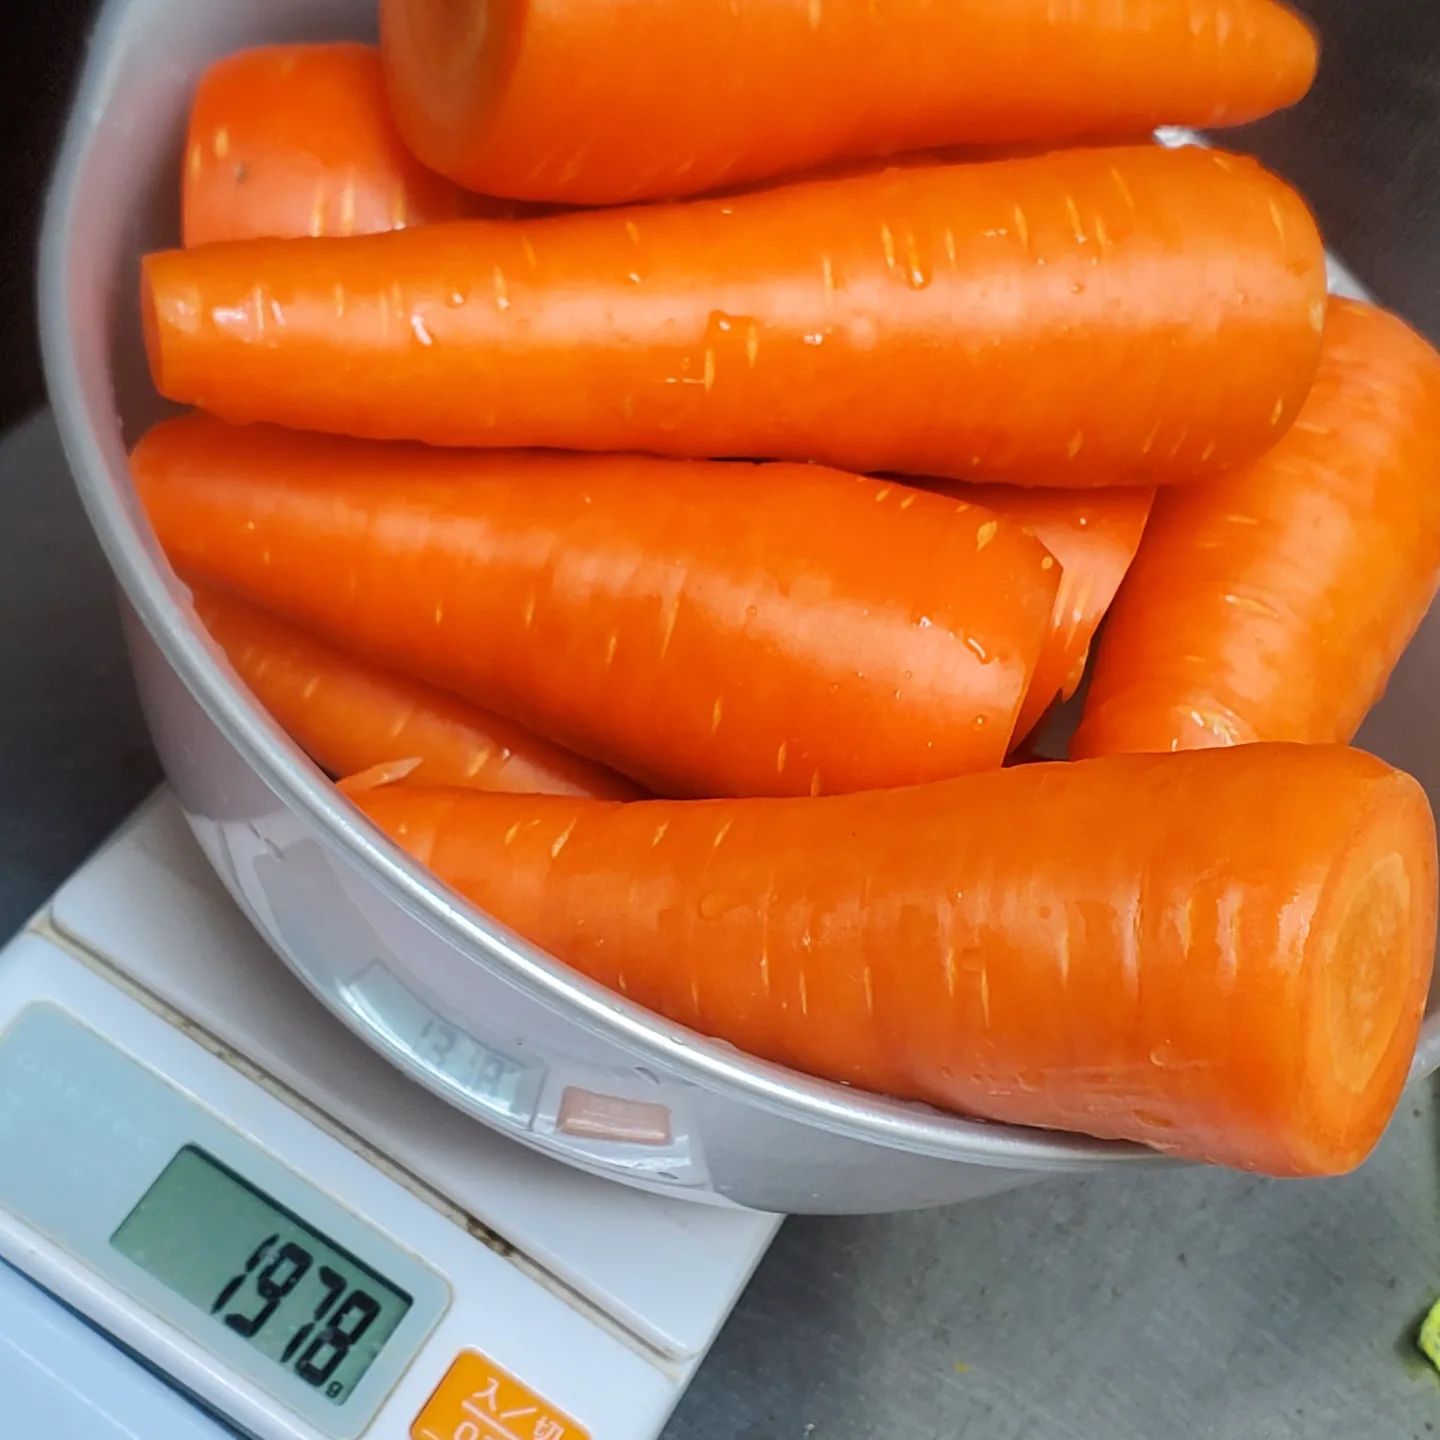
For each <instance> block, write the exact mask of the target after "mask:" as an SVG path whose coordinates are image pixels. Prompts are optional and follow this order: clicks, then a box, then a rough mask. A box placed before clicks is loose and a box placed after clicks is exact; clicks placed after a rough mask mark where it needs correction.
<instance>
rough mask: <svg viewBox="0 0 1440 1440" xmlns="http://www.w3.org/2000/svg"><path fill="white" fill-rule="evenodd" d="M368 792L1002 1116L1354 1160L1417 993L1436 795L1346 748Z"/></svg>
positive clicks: (598, 918) (649, 943) (571, 927)
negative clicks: (524, 791)
mask: <svg viewBox="0 0 1440 1440" xmlns="http://www.w3.org/2000/svg"><path fill="white" fill-rule="evenodd" d="M351 793H352V795H353V796H354V799H355V801H356V803H357V804H358V805H359V806H360V807H361V808H362V809H363V810H364V811H365V812H366V813H367V814H368V815H369V816H370V818H371V819H372V820H373V821H374V822H375V823H376V824H377V825H378V826H379V827H380V828H381V829H382V830H384V831H385V832H387V833H388V834H389V835H390V836H392V837H393V838H394V839H395V840H396V841H397V842H398V843H399V844H400V845H402V846H403V847H404V849H406V850H407V851H409V853H410V854H411V855H412V856H414V857H415V858H416V859H418V860H419V861H421V862H422V863H423V864H426V865H428V866H430V868H431V869H432V870H433V871H434V873H435V874H436V875H437V876H438V877H439V878H440V879H441V880H442V881H443V882H445V883H446V884H448V885H450V886H452V887H453V888H454V889H456V890H458V891H459V892H460V893H461V894H462V895H464V896H466V897H468V898H469V899H470V900H471V901H473V902H474V903H475V904H476V905H477V906H479V907H480V908H481V909H482V910H485V911H487V912H488V913H489V914H491V915H492V916H494V917H495V919H497V920H498V921H500V922H501V923H502V924H503V925H505V926H508V927H510V928H511V929H513V930H514V931H516V932H518V933H519V934H521V935H523V936H525V937H527V938H529V939H530V940H532V941H533V942H534V943H536V944H537V945H539V946H541V947H543V948H544V949H546V950H548V951H550V952H551V953H552V954H553V955H555V956H556V957H557V958H558V959H560V960H561V961H563V962H565V963H566V964H568V965H571V966H573V967H574V968H575V969H577V970H579V971H580V972H582V973H583V974H584V975H587V976H589V977H590V978H591V979H594V980H597V981H599V982H600V983H602V984H604V985H608V986H610V987H612V988H613V989H616V990H618V991H620V992H622V993H623V994H625V995H628V996H629V997H630V999H631V1000H633V1001H635V1002H637V1003H638V1004H641V1005H645V1006H648V1007H649V1008H650V1009H652V1010H655V1011H658V1012H659V1013H660V1014H662V1015H664V1016H666V1017H667V1018H668V1019H670V1020H673V1021H676V1022H679V1023H681V1024H684V1025H689V1026H693V1027H694V1028H695V1029H697V1030H700V1031H702V1032H703V1033H705V1034H708V1035H713V1036H718V1037H721V1038H723V1039H725V1040H728V1041H730V1042H731V1043H733V1044H735V1045H738V1046H740V1047H741V1048H742V1049H744V1050H747V1051H749V1052H751V1053H752V1054H754V1055H757V1056H760V1057H762V1058H764V1059H767V1060H772V1061H778V1062H779V1063H781V1064H784V1065H789V1066H793V1067H794V1068H796V1069H799V1070H804V1071H808V1072H810V1073H812V1074H816V1075H821V1076H825V1077H827V1078H829V1079H832V1080H839V1081H843V1082H845V1083H846V1084H850V1085H856V1086H860V1087H863V1088H866V1089H870V1090H877V1091H882V1092H885V1093H887V1094H891V1095H896V1096H900V1097H902V1098H906V1099H912V1100H922V1101H927V1102H929V1103H931V1104H934V1105H939V1106H942V1107H944V1108H946V1109H950V1110H957V1111H960V1112H963V1113H965V1114H970V1115H979V1116H986V1117H989V1118H991V1119H994V1120H1003V1121H1010V1122H1015V1123H1019V1124H1025V1125H1040V1126H1046V1127H1052V1128H1058V1129H1066V1130H1080V1131H1084V1132H1086V1133H1087V1134H1091V1135H1099V1136H1105V1137H1111V1138H1123V1139H1129V1140H1138V1141H1141V1142H1143V1143H1145V1144H1147V1145H1152V1146H1155V1147H1156V1148H1158V1149H1161V1150H1167V1151H1171V1152H1174V1153H1176V1154H1179V1155H1186V1156H1189V1157H1192V1158H1195V1159H1202V1160H1210V1161H1219V1162H1223V1163H1225V1164H1229V1165H1235V1166H1241V1167H1244V1168H1248V1169H1254V1170H1263V1171H1267V1172H1270V1173H1272V1174H1276V1175H1314V1174H1329V1173H1333V1172H1339V1171H1344V1170H1348V1169H1351V1168H1352V1167H1354V1166H1355V1165H1357V1164H1359V1163H1360V1161H1361V1160H1362V1159H1364V1157H1365V1155H1366V1154H1367V1153H1368V1152H1369V1150H1370V1149H1371V1147H1372V1146H1373V1145H1374V1144H1375V1142H1376V1140H1377V1139H1378V1137H1379V1135H1380V1133H1381V1131H1382V1129H1383V1128H1384V1125H1385V1122H1386V1120H1387V1118H1388V1117H1389V1115H1390V1113H1391V1111H1392V1110H1393V1108H1394V1105H1395V1102H1396V1099H1397V1097H1398V1095H1399V1093H1400V1089H1401V1086H1402V1085H1403V1084H1404V1081H1405V1078H1406V1072H1407V1070H1408V1067H1409V1064H1410V1058H1411V1055H1412V1053H1413V1050H1414V1045H1415V1039H1416V1032H1417V1028H1418V1026H1419V1023H1420V1018H1421V1013H1422V1011H1423V1009H1424V1006H1425V998H1426V990H1427V987H1428V984H1429V977H1430V969H1431V961H1432V957H1433V950H1434V941H1435V831H1434V824H1433V821H1432V819H1431V816H1430V810H1429V805H1428V803H1427V801H1426V799H1425V795H1424V792H1423V791H1422V790H1421V788H1420V786H1419V785H1418V784H1416V782H1415V781H1414V780H1412V779H1410V778H1409V777H1408V776H1406V775H1402V774H1400V773H1399V772H1397V771H1394V770H1391V769H1390V768H1389V767H1388V766H1386V765H1383V764H1382V763H1381V762H1380V761H1378V760H1375V759H1372V758H1371V757H1370V756H1368V755H1363V754H1361V753H1360V752H1358V751H1350V750H1344V749H1340V748H1338V747H1333V748H1321V747H1305V746H1265V747H1256V748H1252V749H1246V750H1240V751H1231V752H1228V753H1201V754H1187V755H1178V756H1176V755H1155V756H1139V755H1137V756H1119V757H1109V758H1106V759H1102V760H1095V761H1089V762H1086V763H1084V764H1078V765H1054V764H1052V765H1025V766H1020V767H1017V768H1014V769H1010V770H1003V771H993V772H989V773H986V774H982V775H971V776H965V777H963V778H961V779H958V780H951V781H944V782H941V783H939V784H934V785H927V786H916V787H913V788H911V789H908V790H899V791H881V792H872V793H869V794H863V795H852V796H844V797H840V798H836V799H827V800H819V801H814V800H731V801H712V802H709V803H699V804H697V803H693V802H692V803H684V802H646V801H642V802H640V803H639V804H636V805H625V806H621V805H607V804H604V803H603V802H598V801H585V800H563V799H555V800H551V799H544V798H537V799H530V798H525V799H520V798H511V797H506V796H489V795H479V794H474V793H467V792H461V791H455V790H425V789H411V790H403V789H401V788H399V787H392V788H379V789H373V790H368V791H366V790H363V789H360V788H358V787H357V788H355V789H352V791H351Z"/></svg>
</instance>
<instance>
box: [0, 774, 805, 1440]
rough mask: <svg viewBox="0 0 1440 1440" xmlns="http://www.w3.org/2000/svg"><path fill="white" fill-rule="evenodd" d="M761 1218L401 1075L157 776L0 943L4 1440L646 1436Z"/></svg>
mask: <svg viewBox="0 0 1440 1440" xmlns="http://www.w3.org/2000/svg"><path fill="white" fill-rule="evenodd" d="M437 1024H439V1025H441V1026H442V1027H443V1025H444V1022H443V1021H438V1020H437ZM464 1038H465V1037H461V1036H455V1037H452V1043H463V1042H464ZM601 1098H603V1097H601ZM598 1113H600V1114H602V1115H603V1114H604V1107H603V1105H602V1106H601V1107H600V1111H599V1112H598ZM593 1121H594V1115H593V1114H592V1116H591V1123H593ZM778 1224H779V1220H778V1219H777V1218H776V1217H774V1216H769V1215H759V1214H755V1213H752V1212H748V1211H740V1210H733V1209H725V1208H719V1207H715V1206H707V1205H698V1204H692V1203H686V1202H684V1201H677V1200H671V1199H666V1198H663V1197H659V1196H654V1195H650V1194H647V1193H643V1192H641V1191H638V1190H632V1189H629V1188H626V1187H624V1186H621V1185H618V1184H615V1183H614V1182H611V1181H606V1180H603V1179H600V1178H598V1177H594V1176H591V1175H587V1174H583V1173H581V1172H579V1171H576V1170H573V1169H570V1168H568V1167H566V1166H563V1165H561V1164H559V1163H557V1162H556V1161H553V1160H550V1159H548V1158H546V1157H544V1156H541V1155H538V1154H535V1153H533V1152H531V1151H529V1150H526V1149H524V1148H523V1147H521V1146H519V1145H516V1144H514V1143H513V1142H511V1141H508V1140H506V1139H503V1138H502V1137H500V1136H498V1135H495V1134H493V1133H492V1132H490V1131H488V1130H486V1129H485V1128H484V1127H483V1126H481V1125H479V1124H477V1123H476V1122H475V1121H474V1120H472V1119H469V1118H467V1117H465V1116H463V1115H461V1114H460V1113H459V1112H458V1111H454V1110H452V1109H450V1108H449V1107H448V1106H446V1105H445V1104H444V1103H443V1102H441V1101H440V1100H438V1099H437V1098H436V1097H435V1096H433V1095H432V1094H430V1093H429V1092H428V1091H425V1090H423V1089H421V1088H420V1087H419V1086H417V1085H415V1084H413V1083H411V1082H410V1081H408V1080H407V1079H405V1078H404V1077H403V1076H402V1075H400V1073H399V1072H398V1071H396V1070H394V1069H393V1068H392V1067H391V1066H389V1065H388V1064H387V1063H386V1062H385V1061H384V1060H382V1059H381V1058H380V1057H379V1056H378V1055H376V1054H375V1053H374V1052H373V1051H371V1050H370V1049H368V1048H367V1047H366V1046H365V1045H364V1044H363V1043H362V1042H361V1041H359V1040H358V1039H357V1038H356V1037H355V1036H353V1035H352V1034H350V1033H349V1032H348V1031H347V1030H345V1029H344V1027H343V1026H341V1025H340V1024H339V1023H338V1022H337V1021H336V1020H335V1019H334V1018H333V1017H331V1016H330V1015H329V1014H328V1013H327V1012H326V1011H324V1010H323V1009H322V1008H321V1006H320V1005H319V1004H318V1003H317V1002H316V1001H315V1000H314V999H313V998H312V997H311V996H310V995H309V993H308V992H307V991H306V990H305V989H304V988H303V987H302V986H301V985H300V983H299V982H298V981H297V980H296V979H295V978H294V977H293V976H292V975H291V974H290V972H289V971H288V970H287V969H286V968H285V967H284V966H283V965H282V964H281V962H280V961H279V960H278V959H276V958H275V956H274V955H273V954H271V952H270V951H269V950H268V949H267V948H266V947H265V945H264V944H263V942H262V941H261V940H260V939H259V937H258V936H257V935H256V934H255V932H254V931H253V930H252V929H251V928H250V926H249V924H248V923H247V922H246V921H245V920H244V918H243V917H242V916H241V915H240V914H239V912H238V911H237V910H236V909H235V908H234V906H233V904H232V903H231V901H230V899H229V897H228V896H226V895H225V893H224V891H223V890H222V889H221V888H220V886H219V883H218V881H217V880H216V879H215V877H214V876H213V874H212V873H211V871H210V869H209V867H208V865H207V864H206V862H205V860H204V858H203V856H202V855H201V853H200V852H199V850H198V849H197V848H196V846H195V844H194V842H193V841H192V839H191V837H190V834H189V831H188V830H187V828H186V825H185V821H184V819H183V817H182V816H181V815H180V812H179V810H178V807H177V806H176V804H175V802H174V800H173V798H172V797H170V796H169V795H168V793H166V792H161V794H160V795H159V796H157V797H156V798H155V799H154V800H152V801H151V802H150V803H149V804H147V805H146V806H145V807H144V808H143V809H142V810H141V811H140V812H139V813H138V814H137V815H136V816H135V817H134V818H133V819H132V820H131V821H130V822H129V823H128V824H127V825H126V826H125V827H124V828H123V829H122V830H121V831H120V832H119V833H118V834H117V835H116V836H115V837H114V838H113V839H112V840H111V841H110V842H109V844H108V845H107V846H106V847H105V848H104V849H103V850H102V851H101V852H100V853H99V855H97V856H96V857H95V858H94V859H92V860H91V861H90V862H89V863H88V864H87V865H85V866H84V867H83V868H82V869H81V870H80V871H79V872H78V873H77V874H76V875H75V876H74V877H73V878H72V879H71V880H70V881H69V882H68V883H67V884H66V885H65V886H64V887H63V888H62V889H61V890H60V891H59V892H58V893H57V894H56V895H55V896H54V898H53V900H52V901H51V902H50V904H49V906H48V907H47V908H46V909H45V910H44V911H43V912H42V914H41V915H40V916H39V917H38V918H37V919H36V920H35V921H34V922H33V923H32V924H31V925H30V926H29V928H28V929H27V930H26V931H24V932H23V933H22V934H21V935H20V936H19V937H18V938H17V939H15V940H14V941H13V942H11V944H10V945H9V946H8V947H7V948H6V949H5V950H4V951H3V952H0V1258H3V1260H4V1261H5V1262H8V1264H7V1265H0V1434H4V1435H5V1436H7V1437H8V1436H9V1435H11V1434H15V1435H17V1436H19V1435H22V1434H23V1435H26V1436H36V1437H38V1436H40V1435H42V1434H43V1435H44V1436H45V1437H46V1440H71V1437H80V1436H84V1437H85V1440H111V1437H127V1440H197V1437H202V1436H210V1435H215V1434H222V1435H223V1434H226V1433H228V1431H227V1428H226V1427H228V1428H229V1430H238V1431H239V1432H241V1433H242V1434H245V1435H253V1436H256V1437H258V1440H282V1437H283V1440H355V1437H359V1436H362V1435H365V1436H374V1437H377V1440H403V1437H413V1440H646V1437H653V1436H655V1435H657V1434H658V1433H659V1431H660V1429H661V1427H662V1426H663V1425H664V1423H665V1420H666V1417H667V1416H668V1415H669V1413H670V1411H671V1409H672V1408H673V1407H674V1405H675V1403H676V1401H677V1400H678V1399H679V1397H680V1395H681V1393H682V1392H683V1391H684V1388H685V1386H686V1384H687V1383H688V1381H689V1379H690V1377H691V1376H692V1375H693V1374H694V1372H695V1370H696V1368H697V1367H698V1366H699V1364H700V1362H701V1360H702V1359H703V1357H704V1355H705V1353H706V1351H707V1350H708V1348H709V1346H710V1343H711V1341H712V1340H713V1339H714V1337H715V1334H716V1332H717V1331H718V1329H719V1327H720V1325H721V1323H722V1322H723V1321H724V1319H725V1317H726V1316H727V1315H728V1314H729V1312H730V1310H731V1308H732V1307H733V1305H734V1303H735V1301H736V1299H737V1298H738V1296H739V1294H740V1292H741V1290H742V1289H743V1288H744V1286H745V1283H746V1281H747V1280H748V1279H749V1277H750V1274H751V1272H752V1270H753V1269H754V1267H755V1265H756V1263H757V1262H758V1260H759V1259H760V1257H761V1256H762V1255H763V1254H764V1252H765V1249H766V1247H767V1246H768V1245H769V1243H770V1240H771V1239H772V1238H773V1236H774V1233H775V1230H776V1227H777V1226H778ZM57 1302H63V1304H61V1303H57ZM86 1322H89V1323H88V1324H87V1323H86ZM27 1420H28V1422H29V1423H26V1421H27ZM12 1426H18V1427H19V1428H18V1429H12V1428H11V1427H12Z"/></svg>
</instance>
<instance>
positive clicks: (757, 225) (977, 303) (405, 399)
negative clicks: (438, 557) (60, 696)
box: [144, 146, 1325, 485]
mask: <svg viewBox="0 0 1440 1440" xmlns="http://www.w3.org/2000/svg"><path fill="white" fill-rule="evenodd" d="M144 291H145V295H144V310H145V321H146V330H147V340H148V345H149V353H150V360H151V368H152V371H153V373H154V377H155V383H156V384H157V386H158V387H159V388H160V390H161V392H162V393H163V394H165V395H166V396H168V397H169V398H171V399H173V400H179V401H182V402H185V403H191V404H196V405H199V406H201V407H202V408H203V409H206V410H210V411H212V412H213V413H215V414H218V415H221V416H223V417H224V418H226V419H229V420H234V421H255V420H270V421H277V422H279V423H282V424H287V425H291V426H294V427H296V428H301V429H314V430H326V431H332V432H340V433H348V434H356V435H366V436H371V437H374V438H380V439H395V438H410V439H417V440H426V441H429V442H431V443H435V444H442V445H484V446H520V445H544V446H551V447H556V448H561V449H572V450H601V451H618V450H648V451H652V452H660V453H665V454H673V455H697V456H703V455H713V456H725V455H738V456H742V457H745V456H749V457H756V456H759V457H768V458H775V459H783V460H812V459H813V460H820V461H823V462H826V463H829V464H833V465H836V466H839V467H840V468H845V469H852V470H857V471H861V470H867V471H868V470H888V471H902V472H908V473H913V474H924V475H941V476H948V477H959V478H962V479H964V478H973V477H974V476H977V475H978V476H982V477H984V478H989V479H995V480H1010V481H1018V482H1023V483H1035V484H1048V485H1115V484H1120V483H1127V482H1142V481H1156V480H1165V481H1170V480H1183V479H1189V478H1192V477H1194V476H1198V475H1203V474H1206V473H1209V472H1212V471H1214V470H1217V469H1220V468H1222V467H1224V466H1227V465H1232V464H1235V463H1237V462H1238V461H1241V460H1245V459H1249V458H1250V457H1252V456H1253V455H1255V454H1256V453H1258V452H1259V451H1260V450H1262V449H1264V448H1266V447H1267V446H1268V445H1269V444H1270V443H1271V442H1272V441H1273V440H1274V439H1275V438H1276V437H1277V436H1278V435H1280V434H1281V433H1282V432H1283V431H1284V429H1285V427H1286V426H1288V424H1289V423H1290V421H1291V420H1292V419H1293V418H1294V416H1295V414H1296V412H1297V411H1298V410H1299V407H1300V403H1301V401H1302V400H1303V398H1304V395H1305V392H1306V390H1307V389H1308V387H1309V384H1310V380H1311V377H1312V374H1313V371H1314V365H1315V360H1316V356H1317V354H1318V350H1319V340H1320V337H1319V327H1320V325H1321V323H1322V322H1323V318H1324V298H1325V297H1324V257H1323V252H1322V248H1321V244H1320V239H1319V236H1318V235H1317V233H1316V230H1315V226H1314V223H1313V221H1312V220H1311V218H1310V216H1309V213H1308V212H1307V211H1306V209H1305V207H1304V203H1303V202H1302V201H1301V200H1300V199H1299V197H1298V196H1296V195H1295V193H1294V192H1293V191H1292V190H1290V189H1289V188H1287V187H1286V186H1285V185H1283V184H1282V183H1281V182H1280V181H1278V180H1276V179H1275V178H1274V177H1272V176H1270V175H1268V174H1267V173H1266V172H1265V171H1263V170H1262V169H1260V168H1259V167H1258V166H1257V165H1255V164H1254V162H1252V161H1249V160H1241V159H1236V158H1234V157H1231V156H1226V155H1222V154H1218V153H1214V152H1207V151H1203V150H1199V149H1194V148H1192V149H1186V150H1175V151H1171V150H1164V149H1161V148H1160V147H1158V146H1142V147H1135V148H1121V149H1115V150H1074V151H1065V152H1059V153H1055V154H1051V155H1043V156H1037V157H1026V158H1021V159H1017V160H1010V161H999V162H995V163H989V164H974V165H949V166H945V165H941V166H905V167H897V168H896V169H894V170H892V171H888V172H885V173H870V174H866V175H860V176H854V177H851V178H848V179H841V180H832V181H814V182H808V183H805V184H802V185H795V186H790V187H781V188H778V189H774V190H770V191H766V192H760V193H754V194H749V195H741V196H734V197H730V198H726V199H723V200H719V199H717V200H708V201H695V202H691V203H689V204H685V205H677V206H669V207H658V208H651V209H643V210H641V209H637V210H630V211H593V212H589V213H575V214H570V215H556V216H551V217H548V218H545V219H542V220H532V221H525V222H521V221H514V222H501V221H485V222H457V223H456V224H453V225H437V226H430V227H427V228H425V229H418V230H407V231H403V232H399V233H396V234H391V235H373V236H367V237H360V238H354V239H347V240H254V241H250V242H247V243H244V244H241V243H236V244H233V245H226V246H219V245H216V246H208V247H205V248H204V249H201V250H195V251H183V252H173V251H172V252H169V253H162V254H155V255H151V256H149V257H147V259H146V261H145V266H144Z"/></svg>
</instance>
